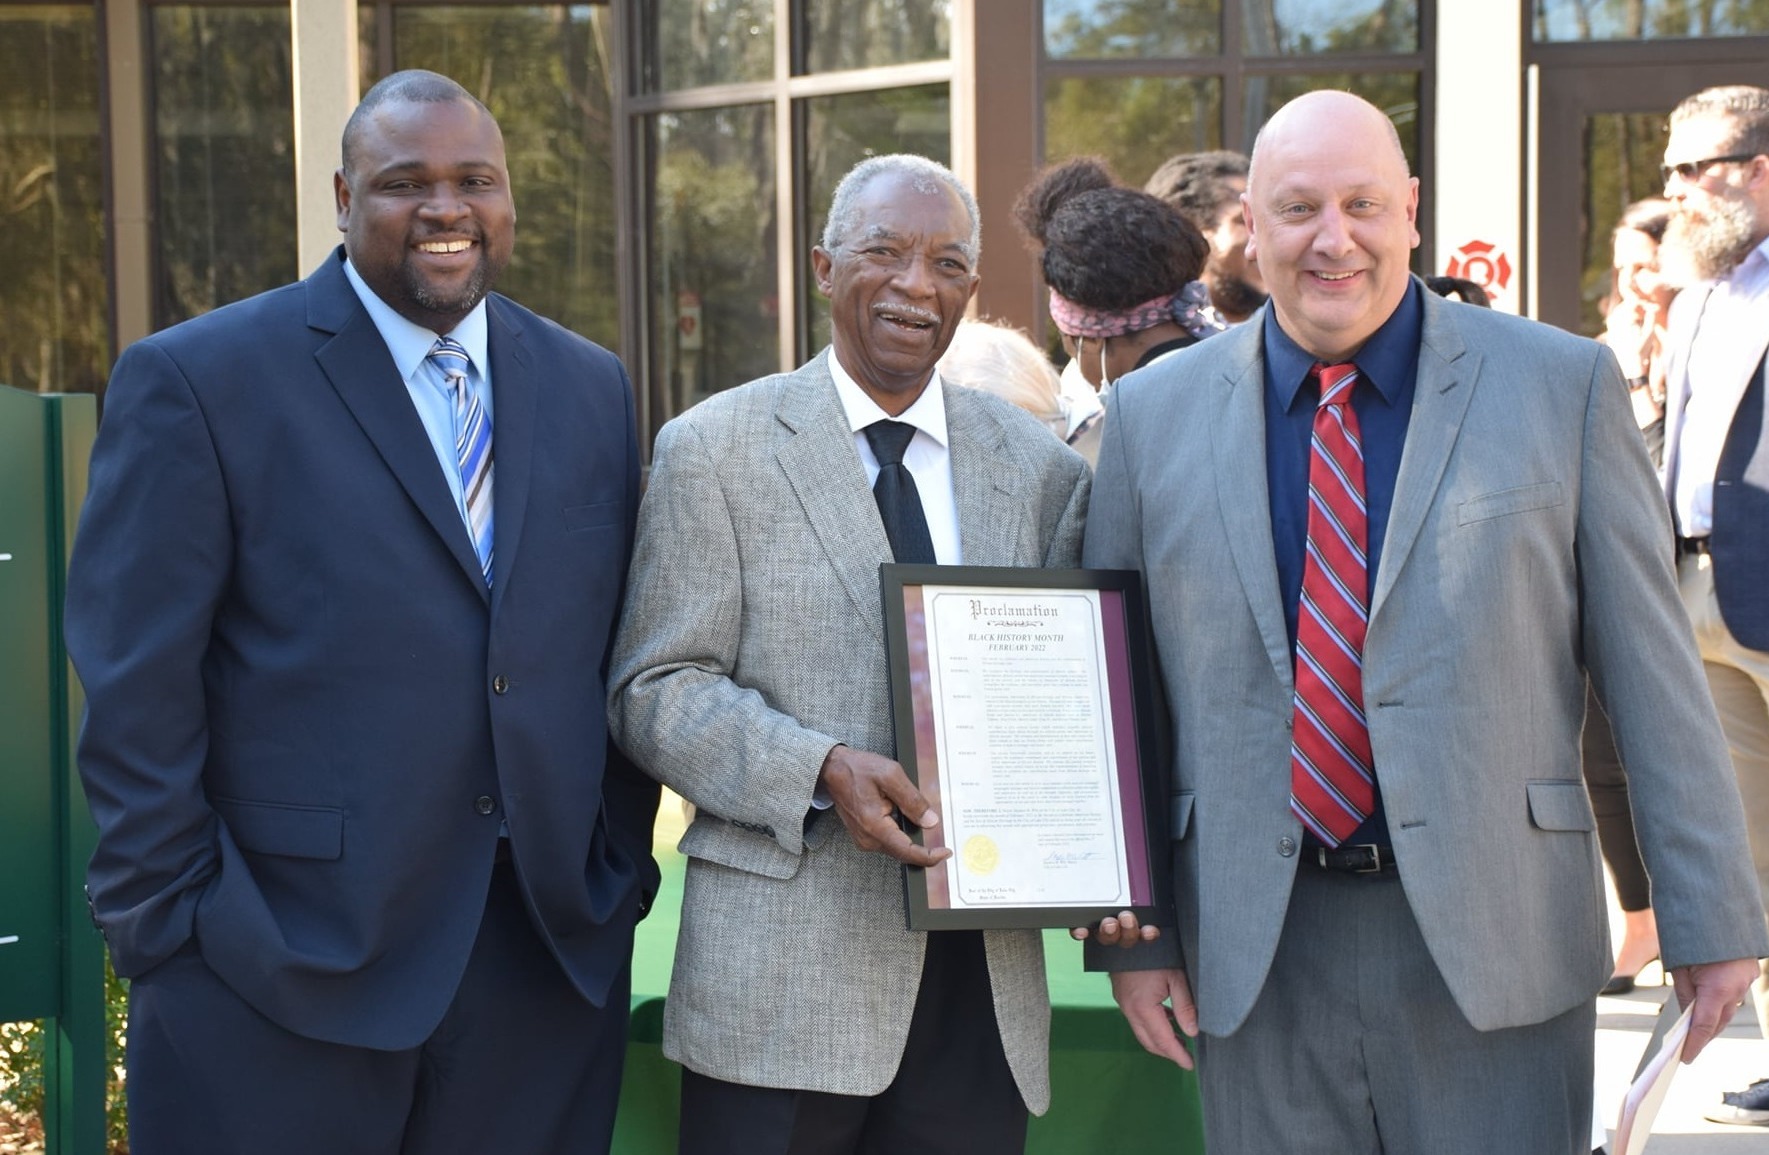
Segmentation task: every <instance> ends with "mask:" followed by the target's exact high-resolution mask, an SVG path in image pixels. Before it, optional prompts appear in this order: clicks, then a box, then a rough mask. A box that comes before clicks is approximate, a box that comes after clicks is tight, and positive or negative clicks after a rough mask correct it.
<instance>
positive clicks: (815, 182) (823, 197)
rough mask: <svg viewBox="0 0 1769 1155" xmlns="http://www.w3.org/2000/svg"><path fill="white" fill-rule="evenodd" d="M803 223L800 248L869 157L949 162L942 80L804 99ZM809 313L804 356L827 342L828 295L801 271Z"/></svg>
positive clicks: (811, 240) (818, 234) (814, 239)
mask: <svg viewBox="0 0 1769 1155" xmlns="http://www.w3.org/2000/svg"><path fill="white" fill-rule="evenodd" d="M805 114H806V132H805V136H806V146H807V147H806V154H807V155H806V158H805V160H806V163H805V170H806V178H807V181H808V183H809V186H810V187H809V188H808V189H806V193H805V195H806V203H807V205H808V208H807V211H806V227H807V228H809V229H810V235H809V236H808V237H806V238H804V244H803V251H804V252H805V253H806V255H807V259H808V257H809V254H810V251H811V246H812V245H814V244H817V243H819V242H820V241H821V240H822V237H823V225H824V222H825V221H826V220H828V218H829V202H830V201H831V200H832V199H833V198H834V197H835V186H836V185H837V184H839V183H840V182H841V178H842V177H844V176H846V175H847V172H848V170H849V169H851V168H853V167H854V166H855V165H857V164H859V163H860V162H861V161H863V160H865V159H866V158H867V157H869V156H883V155H885V154H886V153H893V152H913V153H918V154H920V155H921V156H925V157H927V158H928V159H930V160H937V161H939V162H940V163H941V164H950V163H952V107H951V101H950V100H949V99H948V97H947V90H946V86H945V85H944V84H930V85H926V86H923V87H920V88H889V89H885V90H883V91H881V92H859V93H854V94H852V95H848V96H821V97H817V98H815V99H812V100H807V101H805ZM799 285H800V291H801V292H802V293H804V294H805V295H806V300H807V306H808V308H807V312H808V315H809V318H810V324H809V330H810V331H809V335H808V337H807V338H806V347H805V348H804V350H802V352H803V353H804V355H805V356H807V357H808V356H809V355H810V354H811V353H813V352H815V351H816V350H818V349H821V348H823V346H825V345H827V344H829V298H827V297H825V296H824V295H823V294H822V293H820V292H818V291H817V286H816V285H814V284H812V283H811V280H810V277H809V276H808V275H807V276H805V277H804V278H802V279H801V280H800V282H799Z"/></svg>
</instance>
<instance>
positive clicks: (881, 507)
mask: <svg viewBox="0 0 1769 1155" xmlns="http://www.w3.org/2000/svg"><path fill="white" fill-rule="evenodd" d="M914 437H915V426H913V425H905V424H904V423H903V422H901V421H874V422H873V423H872V424H871V425H868V426H867V427H866V440H867V441H869V442H871V444H872V455H873V456H874V457H876V458H878V480H877V481H876V482H874V483H873V485H872V496H873V497H874V498H875V499H876V500H877V501H878V515H879V516H880V517H882V518H883V519H884V527H885V536H886V537H888V538H890V539H891V555H892V556H893V557H895V558H896V559H897V560H898V561H899V562H902V563H903V564H905V565H933V564H935V562H936V561H937V559H936V558H935V557H934V539H933V538H932V537H931V536H929V534H928V529H927V515H926V514H924V513H923V512H922V510H921V494H920V493H919V492H917V491H916V488H915V478H914V477H912V476H911V475H910V473H909V470H908V469H907V468H905V467H904V465H903V451H904V450H905V449H908V448H909V442H910V441H911V440H912V439H913V438H914Z"/></svg>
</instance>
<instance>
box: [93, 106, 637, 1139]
mask: <svg viewBox="0 0 1769 1155" xmlns="http://www.w3.org/2000/svg"><path fill="white" fill-rule="evenodd" d="M343 160H344V164H343V167H342V168H341V169H340V170H339V172H338V174H337V176H336V178H335V185H336V191H337V203H338V226H339V228H340V230H342V231H343V232H344V234H345V243H344V245H343V248H342V249H341V250H340V251H339V252H338V253H337V254H335V255H334V256H333V257H331V258H330V259H328V260H327V261H326V262H325V264H324V265H323V266H322V267H321V268H320V269H319V270H318V271H316V272H315V273H314V274H313V275H312V276H310V277H309V278H308V279H307V280H305V281H302V282H300V283H298V284H293V285H287V286H284V287H283V288H280V289H276V290H274V291H272V292H269V293H266V294H263V295H262V296H258V297H254V298H252V299H251V300H247V301H243V302H240V303H238V304H235V305H230V306H228V307H226V308H223V309H218V310H216V311H215V312H213V313H210V314H208V315H207V316H204V317H200V318H198V319H196V320H193V321H190V322H187V323H185V324H182V325H179V326H176V327H175V328H172V329H169V330H167V331H165V332H163V333H160V334H157V335H155V336H153V337H150V338H148V339H147V340H144V341H141V342H139V343H137V344H135V345H133V346H131V347H130V348H129V349H128V350H127V351H125V352H124V354H123V356H122V357H121V358H120V359H119V361H118V363H117V366H116V370H115V372H114V373H113V375H112V378H111V382H110V387H109V390H108V392H107V395H106V411H105V420H104V423H103V426H102V428H101V430H100V433H99V437H98V444H97V447H96V449H95V450H94V453H93V460H92V476H91V494H90V497H89V499H88V502H87V505H86V510H85V515H84V518H83V521H82V523H81V528H80V534H79V540H78V543H77V546H76V548H75V551H74V557H73V564H72V567H71V572H70V575H69V593H68V607H67V636H68V646H69V650H70V652H71V653H72V655H73V657H74V662H75V664H76V667H77V668H78V671H79V674H80V677H81V680H82V681H83V682H84V684H85V687H86V693H87V698H88V702H89V713H88V716H87V719H86V724H85V728H84V731H83V733H82V736H81V741H80V771H81V775H82V778H83V780H84V782H85V785H86V791H87V795H88V798H89V800H90V802H91V807H92V811H93V814H94V816H95V817H96V819H97V821H98V825H99V829H100V836H99V843H98V850H97V852H96V854H95V855H94V857H93V860H92V864H91V869H90V872H89V886H88V889H89V892H90V895H91V901H92V907H93V911H94V915H95V917H96V918H97V920H98V922H99V923H100V925H101V926H102V927H103V929H104V932H105V936H106V938H107V940H108V942H109V944H110V949H111V954H112V956H113V958H114V960H115V962H116V968H117V971H118V973H120V974H122V975H124V976H126V977H128V978H130V979H132V980H133V989H132V1006H131V1011H130V1026H129V1055H128V1063H129V1079H128V1089H129V1108H130V1122H131V1132H132V1134H131V1141H132V1149H133V1150H134V1151H135V1152H137V1155H165V1153H175V1155H208V1153H214V1155H241V1153H243V1152H252V1153H253V1155H276V1153H280V1152H289V1153H291V1155H292V1153H297V1152H299V1153H301V1155H312V1153H314V1152H326V1153H327V1155H351V1153H356V1152H362V1153H364V1155H367V1153H370V1152H375V1153H383V1152H395V1151H398V1152H405V1153H408V1155H446V1153H450V1152H457V1151H458V1152H484V1151H496V1152H499V1153H500V1155H522V1153H533V1155H560V1153H565V1152H570V1153H573V1155H576V1153H578V1152H590V1151H605V1150H606V1149H607V1146H608V1142H609V1136H610V1132H611V1129H612V1119H613V1113H614V1105H615V1101H616V1098H617V1097H618V1092H619V1082H620V1071H621V1064H622V1054H623V1051H624V1041H625V1031H626V1020H627V1005H628V982H629V965H630V956H631V946H632V934H633V925H634V923H635V922H636V921H637V919H638V918H639V917H640V916H641V914H642V913H643V909H644V906H645V904H646V902H647V901H648V896H649V894H650V893H651V892H652V891H653V890H654V888H655V886H656V873H655V869H656V868H655V865H654V864H653V863H652V862H651V860H650V854H649V847H650V822H651V816H652V814H653V812H654V810H655V807H656V799H657V795H656V787H655V786H652V785H650V784H649V783H648V780H646V779H643V778H642V777H640V776H638V775H637V774H636V773H635V772H634V771H633V769H632V768H631V766H630V765H629V764H628V763H627V762H626V761H625V760H624V759H622V758H621V756H620V755H619V754H618V753H617V752H616V751H615V750H614V749H613V748H612V747H611V746H610V745H609V742H608V737H607V732H606V728H605V719H604V714H603V708H602V703H603V701H604V698H605V694H604V688H603V679H604V675H605V670H606V665H607V657H608V650H609V644H610V636H611V633H612V629H613V626H614V623H615V622H616V621H617V620H618V618H619V611H620V603H621V597H622V592H623V585H624V581H625V574H626V569H627V561H628V557H629V554H630V550H631V541H632V532H633V523H634V516H635V511H636V507H637V503H638V494H639V484H638V449H637V441H636V436H635V432H634V425H633V406H632V392H631V389H630V387H629V385H628V382H627V378H626V375H625V373H624V372H623V371H622V369H621V366H620V364H619V362H618V361H616V360H615V358H614V357H613V356H612V355H610V354H609V353H608V352H606V351H605V350H603V349H600V348H598V347H596V346H595V345H593V344H591V343H590V342H588V341H586V340H584V339H583V338H581V337H578V336H575V335H573V334H571V333H568V332H566V331H565V330H564V329H562V328H560V327H559V326H557V325H555V324H553V323H552V322H550V321H547V320H545V319H543V318H541V317H538V316H536V315H534V314H533V313H531V312H529V311H528V310H526V309H523V308H522V307H520V306H518V305H516V304H515V303H514V302H512V301H510V300H508V299H506V298H504V297H501V296H497V295H495V294H491V293H490V292H489V290H490V287H491V284H492V282H493V281H495V280H496V278H497V275H498V273H499V272H500V271H501V270H502V269H503V267H504V265H505V264H506V263H507V262H508V260H509V257H510V251H511V247H512V241H513V237H514V232H515V209H514V206H513V202H512V199H511V193H510V187H509V176H508V173H507V171H506V167H505V163H504V147H503V140H502V137H501V135H500V133H499V131H498V127H497V123H496V121H495V120H494V119H493V118H492V116H491V114H490V113H489V112H488V111H487V110H486V109H485V107H484V106H483V105H481V104H480V103H479V102H478V101H477V100H475V99H473V97H471V96H470V95H469V94H468V93H467V92H466V91H465V90H464V89H462V88H461V87H460V86H459V85H456V84H455V83H454V82H453V81H450V80H447V79H446V78H444V77H441V76H437V75H435V74H433V73H424V72H402V73H398V74H395V75H393V76H390V77H388V78H387V79H385V80H383V81H382V82H381V83H380V84H378V85H376V86H375V87H374V88H373V89H371V90H370V91H369V93H368V94H367V95H366V96H365V97H364V98H363V101H362V104H361V105H360V106H359V107H358V109H357V110H356V112H355V113H354V114H353V115H352V117H351V119H350V122H349V124H348V125H347V126H346V128H345V130H344V139H343ZM442 337H446V338H448V339H449V340H448V342H447V343H444V342H441V341H439V338H442ZM487 426H488V427H489V434H485V433H484V432H483V430H484V429H485V427H487Z"/></svg>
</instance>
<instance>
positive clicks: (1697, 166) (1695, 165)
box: [1658, 152, 1758, 184]
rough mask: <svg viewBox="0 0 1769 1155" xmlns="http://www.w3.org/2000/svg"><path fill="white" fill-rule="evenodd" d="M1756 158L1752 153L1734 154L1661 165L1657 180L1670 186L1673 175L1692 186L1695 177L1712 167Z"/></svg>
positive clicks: (1740, 162)
mask: <svg viewBox="0 0 1769 1155" xmlns="http://www.w3.org/2000/svg"><path fill="white" fill-rule="evenodd" d="M1757 156H1758V154H1757V153H1754V152H1750V153H1735V154H1733V155H1732V156H1710V157H1708V158H1707V159H1706V160H1686V161H1684V162H1682V163H1681V164H1661V165H1659V168H1658V175H1659V180H1661V181H1662V182H1664V183H1665V184H1670V183H1671V176H1672V174H1673V173H1674V174H1676V175H1677V176H1680V177H1682V178H1683V179H1684V180H1685V181H1687V182H1689V183H1691V184H1693V183H1695V179H1696V178H1697V177H1699V176H1701V175H1702V174H1703V173H1705V172H1707V171H1708V169H1709V168H1710V167H1712V166H1713V165H1716V164H1743V163H1744V162H1745V161H1747V160H1756V159H1757Z"/></svg>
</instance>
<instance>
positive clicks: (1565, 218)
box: [1536, 42, 1769, 336]
mask: <svg viewBox="0 0 1769 1155" xmlns="http://www.w3.org/2000/svg"><path fill="white" fill-rule="evenodd" d="M1629 47H1631V48H1632V47H1634V46H1629ZM1678 47H1679V48H1693V47H1695V45H1694V44H1686V45H1679V46H1678ZM1704 47H1707V48H1709V49H1710V50H1712V49H1714V48H1719V47H1721V46H1719V45H1715V44H1714V43H1713V42H1708V43H1707V44H1706V45H1704ZM1733 47H1734V45H1731V44H1728V45H1725V46H1724V47H1723V49H1722V53H1717V54H1724V55H1730V52H1729V51H1726V50H1729V49H1731V48H1733ZM1618 55H1619V54H1618ZM1665 55H1668V54H1667V53H1665V51H1664V48H1663V46H1660V48H1659V56H1660V60H1659V61H1658V62H1655V63H1650V64H1649V63H1646V62H1644V61H1642V62H1638V63H1636V62H1632V61H1630V62H1627V63H1620V62H1617V63H1599V64H1581V65H1576V66H1570V67H1569V66H1556V67H1548V66H1544V67H1543V68H1542V73H1541V77H1542V79H1541V118H1540V139H1539V142H1538V147H1539V153H1538V155H1539V165H1540V168H1539V172H1540V190H1539V194H1538V196H1537V202H1536V203H1537V212H1538V214H1539V216H1538V228H1537V235H1538V236H1539V237H1540V245H1539V248H1538V251H1537V260H1536V270H1537V272H1536V276H1537V278H1538V281H1537V285H1538V295H1537V311H1536V316H1537V319H1538V320H1542V321H1546V322H1548V323H1549V324H1551V325H1558V326H1560V327H1561V328H1563V329H1568V330H1571V331H1573V332H1576V333H1583V334H1584V335H1586V336H1596V335H1597V334H1598V333H1600V332H1601V331H1602V329H1603V314H1602V308H1601V304H1602V300H1603V297H1604V296H1605V294H1607V293H1608V291H1609V270H1610V233H1611V231H1612V230H1613V229H1614V228H1615V224H1616V222H1617V220H1619V219H1620V217H1621V214H1622V211H1623V210H1624V209H1626V208H1627V207H1628V205H1630V204H1632V203H1633V202H1634V201H1637V200H1640V199H1642V198H1645V197H1651V196H1658V195H1661V194H1662V193H1663V192H1664V188H1663V186H1662V185H1661V184H1660V183H1659V179H1658V168H1659V164H1660V163H1661V162H1662V160H1663V159H1664V145H1665V120H1666V117H1668V116H1669V115H1670V111H1671V109H1672V108H1675V107H1676V105H1677V102H1678V101H1680V100H1682V99H1683V98H1684V97H1685V96H1688V95H1689V94H1691V93H1694V92H1698V91H1700V90H1701V89H1703V88H1709V87H1712V86H1714V85H1720V84H1755V85H1760V86H1764V87H1769V58H1765V57H1763V56H1761V55H1758V56H1756V57H1755V58H1754V59H1749V60H1742V59H1731V60H1727V59H1721V60H1714V59H1707V60H1698V59H1694V58H1692V57H1693V54H1692V53H1689V54H1686V53H1683V52H1678V53H1676V54H1675V55H1676V56H1679V57H1684V56H1688V57H1691V58H1687V59H1675V60H1670V61H1665V60H1663V57H1664V56H1665Z"/></svg>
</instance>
